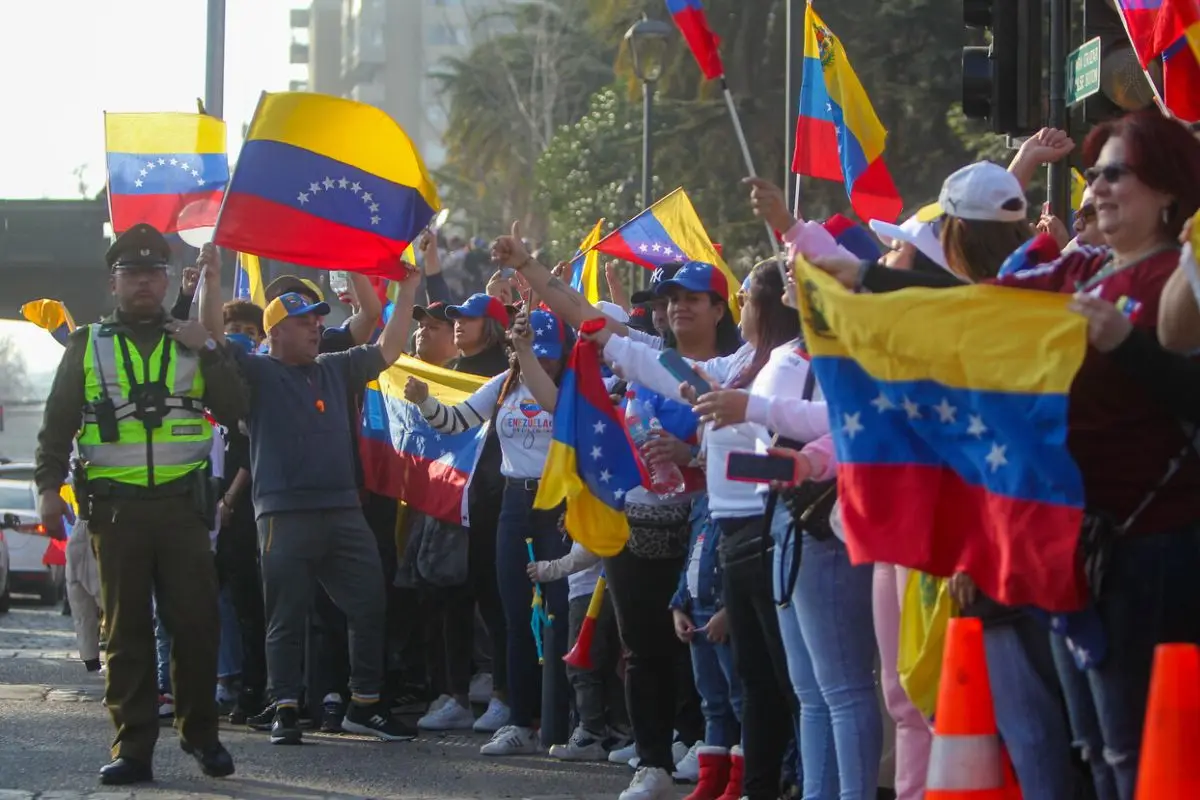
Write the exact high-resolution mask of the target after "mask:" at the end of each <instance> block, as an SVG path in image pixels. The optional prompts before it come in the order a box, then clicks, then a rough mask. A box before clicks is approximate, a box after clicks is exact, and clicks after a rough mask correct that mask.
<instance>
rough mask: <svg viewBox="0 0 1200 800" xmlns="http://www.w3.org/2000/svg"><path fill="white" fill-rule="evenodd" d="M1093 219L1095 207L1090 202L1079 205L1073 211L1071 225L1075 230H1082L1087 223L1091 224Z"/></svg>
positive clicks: (1094, 219) (1078, 231)
mask: <svg viewBox="0 0 1200 800" xmlns="http://www.w3.org/2000/svg"><path fill="white" fill-rule="evenodd" d="M1095 221H1096V207H1095V206H1094V205H1091V204H1090V203H1089V204H1088V205H1086V206H1080V207H1079V210H1078V211H1076V212H1075V224H1074V225H1073V227H1074V228H1075V232H1076V233H1080V232H1082V231H1083V229H1084V228H1086V227H1087V226H1088V225H1091V224H1092V223H1093V222H1095Z"/></svg>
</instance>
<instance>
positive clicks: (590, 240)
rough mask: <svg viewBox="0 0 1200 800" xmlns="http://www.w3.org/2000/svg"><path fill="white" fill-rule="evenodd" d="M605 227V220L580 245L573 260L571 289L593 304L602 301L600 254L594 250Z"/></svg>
mask: <svg viewBox="0 0 1200 800" xmlns="http://www.w3.org/2000/svg"><path fill="white" fill-rule="evenodd" d="M603 227H604V220H600V221H599V222H597V223H596V227H594V228H592V232H591V233H589V234H588V235H587V237H586V238H585V239H584V240H583V241H582V242H580V243H579V250H578V251H577V252H576V253H575V258H573V259H571V288H572V289H574V290H575V291H577V292H580V293H581V294H583V296H584V297H586V298H587V301H588V302H589V303H593V304H595V303H597V302H599V301H600V253H599V252H598V251H596V250H594V249H593V248H594V247H595V246H596V243H597V242H599V241H600V233H601V229H603Z"/></svg>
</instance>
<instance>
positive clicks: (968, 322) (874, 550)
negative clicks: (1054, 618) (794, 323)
mask: <svg viewBox="0 0 1200 800" xmlns="http://www.w3.org/2000/svg"><path fill="white" fill-rule="evenodd" d="M796 268H797V279H798V281H799V283H800V288H801V291H800V292H799V295H800V302H801V309H802V318H803V320H804V339H805V342H806V344H807V346H808V350H809V353H810V355H811V357H812V368H813V369H814V370H815V371H816V375H817V381H818V382H819V384H820V386H821V389H822V391H823V392H824V394H825V397H826V400H827V402H828V403H829V418H830V422H831V427H832V429H833V436H834V442H835V444H836V448H837V458H838V497H839V499H840V501H841V509H842V519H843V522H844V523H845V530H846V544H847V547H848V549H849V551H850V557H851V560H852V561H853V562H854V563H856V564H861V563H865V562H871V561H875V562H882V563H887V564H899V565H900V566H905V567H910V568H912V569H917V570H920V571H922V572H925V573H928V574H931V575H938V576H943V577H946V576H950V575H953V574H954V573H956V572H965V573H967V574H968V575H970V576H971V577H972V578H973V579H974V581H975V583H976V584H978V586H979V588H980V590H981V591H982V592H983V593H984V594H986V595H987V596H988V597H991V598H992V599H994V600H996V601H998V602H1001V603H1004V604H1006V605H1013V606H1022V605H1030V606H1037V607H1040V608H1042V609H1045V610H1047V611H1052V612H1058V611H1073V610H1076V609H1078V608H1080V606H1081V604H1082V602H1083V600H1084V597H1085V594H1086V592H1085V585H1084V582H1083V580H1082V576H1081V574H1080V571H1079V564H1078V561H1077V555H1078V550H1077V544H1078V540H1079V532H1080V526H1081V522H1082V519H1083V502H1084V496H1083V479H1082V477H1081V475H1080V472H1079V467H1078V466H1077V465H1076V463H1075V461H1074V459H1073V458H1072V457H1071V454H1070V452H1069V451H1068V450H1067V447H1066V441H1067V410H1068V392H1069V390H1070V388H1071V383H1072V381H1073V380H1074V379H1075V374H1076V373H1077V372H1078V371H1079V367H1080V365H1081V364H1082V363H1083V357H1084V353H1085V351H1086V348H1087V337H1086V322H1085V320H1084V319H1083V318H1082V317H1081V316H1079V315H1078V314H1074V313H1072V312H1070V311H1068V309H1067V304H1068V303H1069V302H1070V300H1071V298H1070V296H1068V295H1062V294H1051V293H1048V292H1031V291H1024V290H1020V289H1010V288H1006V287H1000V286H969V287H964V288H961V289H944V290H931V289H907V290H904V291H900V292H893V293H890V294H878V295H873V294H863V295H859V294H852V293H850V292H848V291H847V290H845V289H843V288H842V287H841V286H840V285H839V284H838V283H836V282H835V281H834V280H833V279H832V278H831V277H829V276H828V275H826V274H825V273H823V272H821V271H819V270H817V269H815V268H814V267H811V266H809V265H808V264H807V263H805V262H804V261H803V259H800V260H798V262H797V266H796ZM897 530H903V531H905V532H906V534H905V535H904V536H896V535H895V534H896V531H897Z"/></svg>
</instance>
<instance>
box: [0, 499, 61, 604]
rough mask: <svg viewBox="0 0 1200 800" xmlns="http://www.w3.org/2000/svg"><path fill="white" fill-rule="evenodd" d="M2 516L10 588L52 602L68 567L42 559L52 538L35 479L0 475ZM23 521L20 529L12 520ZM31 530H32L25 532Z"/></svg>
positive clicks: (57, 596)
mask: <svg viewBox="0 0 1200 800" xmlns="http://www.w3.org/2000/svg"><path fill="white" fill-rule="evenodd" d="M0 519H3V520H5V522H4V539H5V541H7V543H8V558H9V565H8V588H9V590H10V591H12V592H16V593H17V594H36V595H38V596H39V597H40V598H41V599H42V602H43V603H45V604H47V605H50V604H53V603H57V602H58V601H59V599H60V598H61V597H62V592H63V587H64V585H65V578H66V571H65V570H64V569H63V568H62V567H59V566H55V567H48V566H46V565H45V564H43V563H42V557H43V556H44V555H45V553H46V547H47V546H48V544H49V542H48V540H47V539H46V536H45V529H44V528H42V527H41V518H40V517H39V516H38V511H37V490H36V488H35V487H34V484H33V481H29V480H9V479H8V478H5V477H2V476H0ZM12 522H19V523H20V526H21V529H22V530H20V531H18V530H15V529H14V528H13V527H12V526H11V525H10V523H12ZM24 531H31V532H24Z"/></svg>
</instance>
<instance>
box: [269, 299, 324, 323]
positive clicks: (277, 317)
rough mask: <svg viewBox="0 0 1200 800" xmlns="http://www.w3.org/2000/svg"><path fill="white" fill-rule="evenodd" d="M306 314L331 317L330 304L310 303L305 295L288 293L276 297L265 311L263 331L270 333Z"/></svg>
mask: <svg viewBox="0 0 1200 800" xmlns="http://www.w3.org/2000/svg"><path fill="white" fill-rule="evenodd" d="M305 314H316V315H317V316H318V317H325V316H328V315H329V304H328V303H324V302H321V303H310V302H308V299H307V298H305V297H304V296H303V295H300V294H297V293H296V292H288V293H287V294H281V295H279V297H276V298H275V299H274V300H272V301H271V302H270V303H268V304H267V308H266V310H265V311H263V330H266V331H269V330H271V328H274V327H275V326H276V325H278V324H279V323H281V322H283V321H284V320H285V319H287V318H288V317H302V316H304V315H305Z"/></svg>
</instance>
